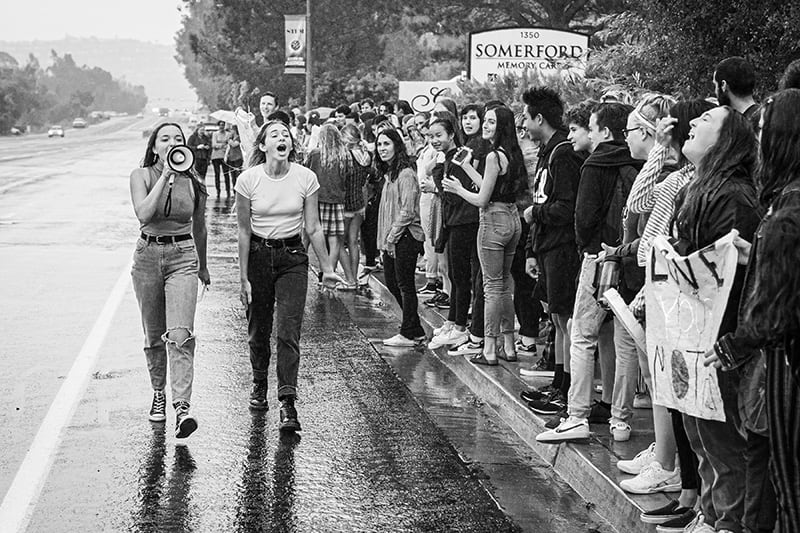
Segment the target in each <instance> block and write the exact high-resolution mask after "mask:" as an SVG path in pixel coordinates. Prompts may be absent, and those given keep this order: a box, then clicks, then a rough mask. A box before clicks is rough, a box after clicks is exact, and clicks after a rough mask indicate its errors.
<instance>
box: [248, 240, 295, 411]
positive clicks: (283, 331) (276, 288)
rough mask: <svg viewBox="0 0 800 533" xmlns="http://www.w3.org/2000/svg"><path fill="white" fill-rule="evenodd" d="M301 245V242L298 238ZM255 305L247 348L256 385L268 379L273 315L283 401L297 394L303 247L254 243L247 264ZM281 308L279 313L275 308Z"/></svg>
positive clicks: (250, 307)
mask: <svg viewBox="0 0 800 533" xmlns="http://www.w3.org/2000/svg"><path fill="white" fill-rule="evenodd" d="M298 240H299V238H298ZM247 277H248V279H249V281H250V287H251V290H252V295H253V300H252V302H251V303H250V305H249V306H248V308H247V336H248V338H247V343H248V345H249V346H250V364H251V365H252V367H253V380H255V381H262V380H266V379H267V370H268V367H269V359H270V354H271V352H270V344H269V339H270V336H271V335H272V326H273V315H274V317H275V323H276V325H277V342H276V345H277V352H278V361H277V365H276V367H277V374H278V399H283V398H285V397H289V396H296V395H297V371H298V368H299V367H300V328H301V327H302V325H303V311H304V309H305V306H306V289H307V288H308V255H307V254H306V250H305V248H304V247H303V245H302V243H298V244H297V245H296V246H289V247H287V246H279V247H271V246H268V245H267V244H266V243H263V242H254V241H251V242H250V257H249V259H248V262H247ZM276 303H277V310H276V309H275V307H276V306H275V304H276Z"/></svg>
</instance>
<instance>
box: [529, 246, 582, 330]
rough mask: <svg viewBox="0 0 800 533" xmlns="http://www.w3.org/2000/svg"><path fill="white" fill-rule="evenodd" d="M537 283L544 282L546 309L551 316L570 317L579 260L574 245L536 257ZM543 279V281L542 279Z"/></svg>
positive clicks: (573, 305)
mask: <svg viewBox="0 0 800 533" xmlns="http://www.w3.org/2000/svg"><path fill="white" fill-rule="evenodd" d="M536 261H537V262H538V263H539V272H540V274H539V282H540V283H541V282H542V281H544V284H545V290H546V291H547V308H548V311H549V312H550V313H552V314H557V315H566V316H570V315H572V310H573V308H574V307H575V293H576V291H577V285H576V281H577V278H578V272H579V271H580V269H581V258H580V256H579V255H578V250H577V249H576V247H575V243H566V244H562V245H560V246H557V247H556V248H553V249H552V250H548V251H546V252H544V253H542V254H539V255H537V257H536ZM542 278H543V279H542Z"/></svg>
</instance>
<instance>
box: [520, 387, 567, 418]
mask: <svg viewBox="0 0 800 533" xmlns="http://www.w3.org/2000/svg"><path fill="white" fill-rule="evenodd" d="M566 407H567V401H566V399H565V398H564V395H563V394H562V393H561V391H556V392H555V393H554V394H553V395H552V396H550V397H549V398H543V399H542V400H534V401H532V402H528V408H529V409H530V410H531V411H533V412H534V413H537V414H540V415H555V414H558V413H559V412H561V411H563V410H565V409H566Z"/></svg>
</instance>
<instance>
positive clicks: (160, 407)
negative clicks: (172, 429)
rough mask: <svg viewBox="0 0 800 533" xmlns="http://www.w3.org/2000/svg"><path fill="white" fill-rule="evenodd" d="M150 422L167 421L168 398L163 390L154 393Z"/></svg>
mask: <svg viewBox="0 0 800 533" xmlns="http://www.w3.org/2000/svg"><path fill="white" fill-rule="evenodd" d="M148 418H149V419H150V422H164V421H166V420H167V396H166V394H164V391H163V390H154V391H153V404H152V405H151V406H150V416H149V417H148Z"/></svg>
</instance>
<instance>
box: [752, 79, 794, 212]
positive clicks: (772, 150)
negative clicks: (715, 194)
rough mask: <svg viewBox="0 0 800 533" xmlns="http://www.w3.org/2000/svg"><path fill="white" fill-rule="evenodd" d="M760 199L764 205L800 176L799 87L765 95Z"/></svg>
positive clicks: (760, 159)
mask: <svg viewBox="0 0 800 533" xmlns="http://www.w3.org/2000/svg"><path fill="white" fill-rule="evenodd" d="M763 113H764V115H763V116H764V126H763V128H762V130H761V143H760V150H761V152H760V155H761V157H760V158H759V161H760V164H759V168H758V173H757V176H758V178H757V183H758V186H759V201H760V203H761V205H762V207H764V208H767V207H769V205H770V204H771V203H772V200H773V199H774V198H775V196H776V195H777V194H778V193H779V192H780V191H781V189H783V188H784V187H785V186H786V185H787V184H788V183H789V182H790V181H792V180H793V179H796V178H798V177H800V123H798V121H797V117H798V115H800V89H786V90H783V91H780V92H778V93H775V94H774V95H772V96H770V97H769V98H767V100H766V102H764V106H763Z"/></svg>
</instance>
